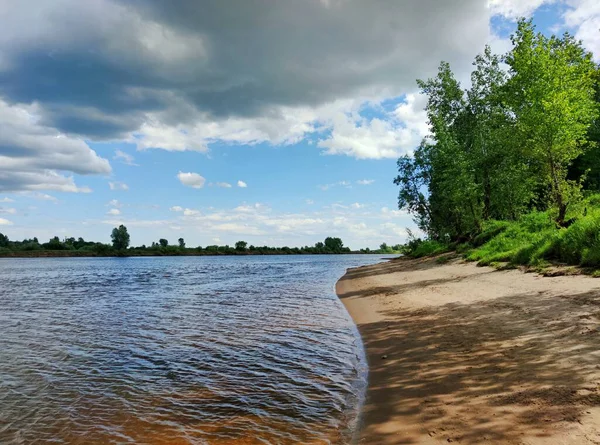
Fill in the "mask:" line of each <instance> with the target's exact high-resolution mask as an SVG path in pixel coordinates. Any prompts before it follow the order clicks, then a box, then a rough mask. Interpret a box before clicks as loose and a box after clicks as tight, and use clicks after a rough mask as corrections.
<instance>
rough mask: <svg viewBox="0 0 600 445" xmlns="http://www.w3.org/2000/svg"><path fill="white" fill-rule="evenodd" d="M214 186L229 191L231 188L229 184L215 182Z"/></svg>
mask: <svg viewBox="0 0 600 445" xmlns="http://www.w3.org/2000/svg"><path fill="white" fill-rule="evenodd" d="M215 185H216V186H217V187H220V188H224V189H230V188H231V184H229V183H228V182H217V183H216V184H215Z"/></svg>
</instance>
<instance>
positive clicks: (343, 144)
mask: <svg viewBox="0 0 600 445" xmlns="http://www.w3.org/2000/svg"><path fill="white" fill-rule="evenodd" d="M424 106H425V98H424V97H423V96H422V95H420V94H408V95H406V98H405V99H404V101H403V102H402V103H400V104H399V105H398V106H397V107H396V108H395V110H393V111H391V112H387V113H385V114H384V117H381V118H380V117H375V118H372V119H368V118H365V117H363V116H361V115H360V114H359V113H345V114H344V113H338V114H337V115H336V117H335V118H334V120H333V125H332V130H331V133H330V135H329V136H328V137H326V138H324V139H321V140H320V141H319V143H318V144H317V145H318V146H319V147H321V148H325V149H326V151H325V153H327V154H346V155H349V156H353V157H355V158H358V159H384V158H397V157H398V156H400V155H403V154H407V153H412V151H413V150H414V149H415V148H416V147H417V146H418V145H419V143H420V142H421V140H422V139H423V137H425V136H426V135H427V134H429V127H428V124H427V115H426V113H425V111H424V110H423V108H424Z"/></svg>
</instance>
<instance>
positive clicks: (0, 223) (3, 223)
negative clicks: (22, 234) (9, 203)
mask: <svg viewBox="0 0 600 445" xmlns="http://www.w3.org/2000/svg"><path fill="white" fill-rule="evenodd" d="M12 224H13V223H12V221H9V220H8V219H4V218H0V226H12Z"/></svg>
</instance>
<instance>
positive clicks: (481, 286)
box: [336, 258, 600, 445]
mask: <svg viewBox="0 0 600 445" xmlns="http://www.w3.org/2000/svg"><path fill="white" fill-rule="evenodd" d="M442 263H444V264H442ZM336 290H337V293H338V296H339V297H340V298H341V300H342V302H343V303H344V305H345V306H346V308H347V309H348V312H349V313H350V315H351V316H352V318H353V319H354V321H355V323H356V324H357V326H358V329H359V331H360V333H361V336H362V339H363V343H364V345H365V349H366V354H367V358H368V361H369V385H368V389H367V397H366V401H365V405H364V406H363V411H362V422H361V424H362V429H361V431H360V439H359V443H360V444H401V443H406V444H409V443H410V444H441V443H448V442H455V443H461V444H473V445H474V444H486V443H489V444H506V445H508V444H523V445H538V444H565V445H566V444H571V445H580V444H597V443H598V440H599V439H600V366H599V365H598V364H599V363H600V355H599V354H600V352H599V349H598V344H599V342H600V280H598V279H594V278H590V277H585V276H563V277H541V276H539V275H536V274H525V273H523V272H521V271H518V270H510V271H497V270H494V269H492V268H487V267H477V266H476V265H475V264H474V263H465V262H463V261H462V260H458V259H454V260H450V261H447V262H446V261H440V260H439V259H436V258H426V259H421V260H409V259H403V258H401V259H397V260H392V261H390V262H386V263H381V264H377V265H373V266H365V267H361V268H357V269H350V270H349V271H348V272H347V273H346V275H345V276H344V277H343V278H342V279H341V280H340V281H339V282H338V283H337V286H336Z"/></svg>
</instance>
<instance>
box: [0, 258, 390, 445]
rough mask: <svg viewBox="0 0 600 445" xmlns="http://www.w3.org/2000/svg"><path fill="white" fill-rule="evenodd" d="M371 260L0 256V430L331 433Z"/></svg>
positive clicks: (257, 437)
mask: <svg viewBox="0 0 600 445" xmlns="http://www.w3.org/2000/svg"><path fill="white" fill-rule="evenodd" d="M377 260H379V258H376V257H366V256H359V257H355V256H327V257H326V256H316V257H252V258H238V257H235V258H189V257H186V258H130V259H124V258H107V259H39V260H14V259H11V260H0V283H2V286H1V287H0V305H1V307H2V311H1V312H0V332H2V335H1V336H0V443H10V444H50V443H56V444H97V443H98V444H99V443H102V444H128V443H131V444H157V445H158V444H161V445H162V444H234V443H235V444H295V443H304V444H343V443H347V442H348V440H349V439H350V436H351V434H352V428H353V421H354V419H355V416H356V409H357V406H358V403H359V401H360V398H361V397H362V391H363V389H364V371H365V364H364V362H363V360H362V352H361V351H360V349H359V346H357V345H360V341H359V340H358V339H357V337H356V331H355V329H354V327H353V326H352V323H351V322H350V320H349V318H348V316H347V314H346V313H345V311H344V310H343V308H342V306H341V304H340V302H339V301H338V300H337V298H336V297H335V295H333V292H332V286H333V283H334V282H335V280H336V278H337V277H339V276H340V275H341V274H342V273H343V272H344V270H345V269H346V268H348V267H352V266H356V265H359V264H365V263H367V262H375V261H377Z"/></svg>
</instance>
